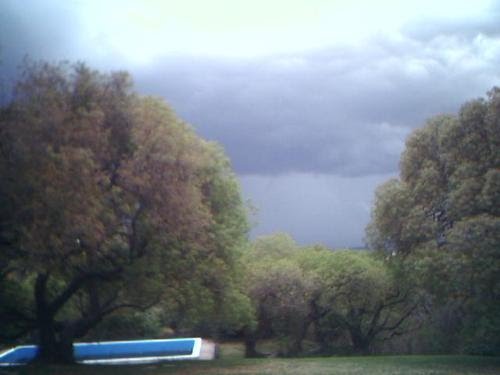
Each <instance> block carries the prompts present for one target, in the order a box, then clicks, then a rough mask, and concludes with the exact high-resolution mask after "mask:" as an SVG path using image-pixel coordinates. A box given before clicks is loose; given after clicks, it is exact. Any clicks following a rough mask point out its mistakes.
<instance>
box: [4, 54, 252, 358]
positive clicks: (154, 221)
mask: <svg viewBox="0 0 500 375" xmlns="http://www.w3.org/2000/svg"><path fill="white" fill-rule="evenodd" d="M0 175H1V176H2V184H1V186H0V200H1V202H0V203H1V208H0V250H1V258H0V299H1V300H2V301H4V300H5V302H6V303H5V304H3V303H2V306H1V307H0V317H1V318H2V320H3V321H10V322H13V323H12V326H11V329H9V330H8V331H7V332H2V334H8V335H9V336H10V337H11V338H14V337H21V336H22V335H25V334H26V333H27V332H29V331H33V330H34V331H36V332H37V339H38V343H39V345H40V351H39V360H41V361H49V362H71V361H73V352H72V343H73V340H74V339H75V338H79V337H83V336H84V335H85V334H86V333H87V332H88V331H89V330H90V329H92V328H93V327H95V326H96V325H97V324H98V323H99V322H100V321H101V320H102V319H104V318H105V317H106V316H108V315H110V314H112V313H113V312H115V311H117V310H119V309H124V308H132V309H147V308H148V307H151V306H153V305H155V304H157V303H158V302H161V301H162V300H163V299H164V298H170V300H174V299H176V298H177V299H180V298H182V296H180V295H179V293H181V292H182V286H183V285H185V284H187V283H192V285H196V286H201V287H203V288H204V289H205V290H207V291H209V294H210V295H211V297H212V298H214V300H216V301H221V303H222V301H223V300H224V298H225V295H226V294H227V293H228V290H227V288H226V287H225V282H226V281H227V280H230V279H231V277H232V265H233V264H234V263H235V262H236V259H237V248H238V247H239V246H241V245H242V244H243V243H244V242H245V238H246V232H247V224H246V218H245V210H244V208H243V206H242V203H241V199H240V195H239V190H238V187H237V184H236V182H235V178H234V175H233V174H232V172H231V170H230V166H229V162H228V161H227V159H226V158H225V156H224V155H223V153H222V151H221V150H220V149H219V148H218V147H217V146H216V145H214V144H211V143H208V142H205V141H203V140H201V139H200V138H199V137H197V136H196V134H195V133H194V132H193V131H192V130H191V129H190V128H189V127H188V126H187V125H186V124H184V123H183V122H182V121H180V120H179V119H178V118H177V117H176V116H175V114H174V113H173V112H172V110H171V109H170V108H169V107H168V106H167V105H166V104H164V103H163V102H162V101H161V100H159V99H154V98H150V97H141V96H139V95H137V94H135V93H134V92H133V91H132V89H131V81H130V77H129V76H128V75H127V74H126V73H121V72H119V73H111V74H107V75H105V74H100V73H98V72H96V71H93V70H91V69H89V68H87V67H86V66H85V65H83V64H76V65H73V66H69V65H68V64H61V65H56V66H55V65H50V64H45V63H39V64H32V63H30V64H28V65H27V66H26V67H25V69H24V72H23V78H22V80H21V81H20V82H19V83H18V85H17V88H16V92H15V95H14V98H13V100H12V102H11V103H9V104H8V105H7V106H6V107H4V108H2V109H1V117H0ZM12 288H20V289H22V290H23V291H26V293H23V294H22V296H20V297H19V298H22V303H21V304H18V302H17V301H14V300H13V298H12V293H11V292H10V291H11V290H12ZM18 307H20V308H18ZM4 319H6V320H4Z"/></svg>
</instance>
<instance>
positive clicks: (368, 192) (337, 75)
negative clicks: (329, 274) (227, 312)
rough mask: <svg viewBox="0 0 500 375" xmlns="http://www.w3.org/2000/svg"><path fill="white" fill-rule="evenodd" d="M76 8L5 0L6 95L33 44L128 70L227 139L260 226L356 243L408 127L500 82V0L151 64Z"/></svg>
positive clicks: (1, 46)
mask: <svg viewBox="0 0 500 375" xmlns="http://www.w3.org/2000/svg"><path fill="white" fill-rule="evenodd" d="M78 4H79V3H78V2H70V1H68V2H62V1H43V2H41V1H40V2H37V1H14V0H4V1H2V2H1V5H0V60H1V62H0V79H1V82H0V86H2V85H3V91H4V92H5V90H6V87H7V86H8V84H9V83H10V82H12V81H13V80H14V79H15V67H16V66H17V65H18V64H19V63H20V62H21V60H22V58H23V56H24V55H26V54H29V55H30V56H31V57H32V58H34V59H38V58H43V59H48V60H51V61H58V60H62V59H70V60H77V59H81V60H84V61H86V62H88V63H89V64H90V65H91V66H92V67H96V68H99V69H104V70H109V69H127V70H129V71H130V72H131V73H132V74H133V76H134V77H135V80H136V83H137V87H138V89H139V90H140V92H142V93H144V94H156V95H161V96H162V97H164V98H166V99H167V100H168V101H169V102H170V103H171V104H172V106H173V108H175V110H176V111H177V112H178V113H179V115H180V116H181V117H182V118H184V119H185V120H187V121H188V122H190V123H192V124H193V125H194V126H195V128H196V129H197V131H198V132H199V133H200V134H201V135H203V136H204V137H206V138H209V139H212V140H216V141H218V142H220V143H221V144H222V145H223V146H224V147H225V148H226V150H227V153H228V154H229V157H230V158H231V160H232V162H233V165H234V167H235V169H236V171H237V172H238V173H239V174H240V176H241V181H242V185H243V191H244V193H245V196H246V197H248V198H251V200H252V201H253V202H254V204H255V205H256V206H257V207H258V208H259V215H258V222H259V224H258V226H257V227H256V228H255V229H254V231H253V234H254V235H258V234H264V233H269V232H272V231H277V230H282V231H287V232H290V233H291V234H293V235H294V236H295V237H296V239H297V240H298V241H299V242H300V243H311V242H323V243H326V244H327V245H330V246H349V245H360V244H361V243H362V237H363V229H364V226H365V225H366V223H367V222H368V220H369V208H370V206H371V199H372V194H373V193H372V192H373V190H374V188H375V186H376V185H377V184H378V183H380V182H382V181H383V180H385V179H386V178H388V177H390V176H393V175H395V174H397V170H398V160H399V154H400V152H401V151H402V149H403V148H404V140H405V138H406V136H407V135H408V134H409V132H410V131H411V130H412V129H414V128H415V127H417V126H420V125H421V124H423V122H424V121H425V120H426V119H427V118H429V117H430V116H433V115H435V114H438V113H443V112H444V113H449V112H456V111H457V109H458V108H459V106H460V104H461V103H463V102H464V101H466V100H468V99H471V98H475V97H478V96H482V95H484V93H485V92H486V91H487V90H488V89H489V88H491V87H492V86H494V85H499V84H500V71H499V70H498V66H500V26H499V25H500V5H498V4H497V5H494V6H493V7H492V8H491V9H490V11H489V12H488V13H487V14H484V15H483V17H480V18H474V19H470V20H464V19H460V20H442V19H439V20H436V19H429V18H427V19H420V20H417V21H416V22H413V23H412V24H408V25H406V26H405V27H404V28H403V29H402V30H401V32H400V33H395V34H393V35H380V34H378V35H374V36H373V37H372V38H371V39H369V40H366V41H364V42H360V43H358V44H356V45H351V46H347V45H346V46H338V45H335V46H330V47H328V46H325V47H324V48H322V49H318V50H314V51H306V52H300V53H293V54H282V55H276V56H267V57H260V58H253V59H250V58H248V59H230V58H207V57H200V56H189V55H177V56H167V57H163V58H158V59H157V60H156V61H155V62H154V63H151V64H149V65H147V66H146V65H143V66H140V65H136V64H134V63H133V62H130V61H127V60H124V59H123V56H120V55H118V53H117V51H116V50H114V49H113V48H112V47H111V46H110V45H109V40H107V39H106V37H104V36H102V38H101V37H100V35H101V34H100V32H99V30H93V31H95V33H94V32H93V33H92V35H84V31H83V29H82V27H81V24H80V22H81V19H80V16H79V14H78ZM110 16H112V15H110ZM160 48H161V46H159V49H160ZM1 91H2V88H1V87H0V100H2V97H1V95H2V94H3V93H2V92H1Z"/></svg>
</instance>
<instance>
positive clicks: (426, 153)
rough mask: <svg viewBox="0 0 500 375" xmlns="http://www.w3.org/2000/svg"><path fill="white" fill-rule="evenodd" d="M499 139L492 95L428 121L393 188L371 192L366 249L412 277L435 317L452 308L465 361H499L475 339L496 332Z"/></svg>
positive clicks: (486, 342) (499, 97)
mask: <svg viewBox="0 0 500 375" xmlns="http://www.w3.org/2000/svg"><path fill="white" fill-rule="evenodd" d="M499 134H500V90H499V89H498V88H494V89H493V90H492V91H490V92H489V93H488V97H487V99H478V100H474V101H471V102H469V103H466V104H464V105H463V106H462V108H461V110H460V113H459V115H458V116H438V117H435V118H433V119H431V120H429V121H428V123H427V124H426V125H425V126H424V127H423V128H421V129H418V130H416V131H415V132H414V133H413V134H412V135H411V136H410V137H409V138H408V140H407V143H406V150H405V152H404V153H403V155H402V158H401V178H400V180H391V181H389V182H387V183H386V184H384V185H382V186H381V187H380V188H379V189H378V190H377V193H376V199H375V205H374V208H373V211H372V221H371V223H370V225H369V226H368V228H367V237H368V242H369V243H370V245H371V247H372V248H374V249H378V250H381V251H383V252H385V253H386V254H387V253H388V254H393V255H396V257H395V258H394V259H393V260H392V263H393V264H395V265H396V264H398V263H399V265H398V267H403V268H406V269H408V268H409V267H413V268H414V270H415V271H417V274H418V278H417V279H416V281H417V282H418V283H419V285H420V286H421V287H423V288H424V289H425V290H427V291H428V292H429V293H430V296H431V297H432V298H434V304H435V308H436V311H438V310H440V309H442V306H444V305H447V306H448V308H453V306H458V307H455V308H458V309H459V311H456V312H455V313H452V312H450V314H451V315H453V316H458V317H459V318H458V319H455V321H456V324H455V327H454V329H455V331H456V332H461V334H460V335H459V339H460V340H461V342H463V345H462V347H461V348H458V349H455V350H463V351H466V352H469V353H477V352H480V353H486V352H488V353H500V352H499V351H498V341H497V340H496V339H493V338H492V337H493V336H492V335H488V334H484V335H483V338H482V339H479V338H478V335H477V334H476V333H474V332H486V331H487V330H488V331H489V332H496V331H497V330H498V327H499V326H500V320H498V319H496V318H493V317H494V316H496V315H497V314H494V313H490V312H494V311H496V307H495V306H496V304H497V301H498V300H499V299H500V278H499V277H498V274H499V273H500V253H499V251H498V250H499V249H500V235H499V233H500V227H499V220H500V215H499V214H500V211H499V207H500V205H499V202H500V183H499V180H500V176H499V170H500V135H499ZM451 300H453V301H458V304H455V303H452V302H451ZM479 307H481V308H479ZM436 314H437V313H436ZM437 315H439V314H437ZM473 322H474V323H473ZM472 327H474V328H472ZM486 327H488V328H486ZM443 334H445V333H444V332H443ZM473 342H474V343H475V344H472V343H473ZM475 345H477V346H475ZM484 347H486V348H489V349H487V350H483V349H482V348H484ZM492 348H496V349H494V350H493V349H492ZM495 350H496V351H495Z"/></svg>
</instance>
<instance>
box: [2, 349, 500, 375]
mask: <svg viewBox="0 0 500 375" xmlns="http://www.w3.org/2000/svg"><path fill="white" fill-rule="evenodd" d="M4 374H16V375H17V374H19V375H21V374H46V375H49V374H57V375H70V374H71V375H91V374H92V375H112V374H120V375H171V374H174V375H216V374H224V375H233V374H235V375H238V374H245V375H260V374H278V375H303V374H307V375H323V374H324V375H326V374H339V375H361V374H363V375H365V374H370V375H382V374H383V375H387V374H389V375H391V374H392V375H403V374H404V375H498V374H500V357H480V356H420V355H418V356H369V357H327V358H319V357H318V358H297V359H283V358H260V359H245V358H243V346H242V345H241V344H239V343H225V344H222V345H221V346H220V359H217V360H214V361H193V362H177V363H163V364H158V365H143V366H83V365H79V366H51V367H33V366H26V367H18V368H13V369H1V368H0V375H4Z"/></svg>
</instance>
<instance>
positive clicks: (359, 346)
mask: <svg viewBox="0 0 500 375" xmlns="http://www.w3.org/2000/svg"><path fill="white" fill-rule="evenodd" d="M350 334H351V341H352V346H353V349H354V352H355V353H356V354H361V355H368V354H370V350H371V340H370V338H368V337H366V336H365V335H363V334H362V333H361V332H352V331H351V332H350Z"/></svg>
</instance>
